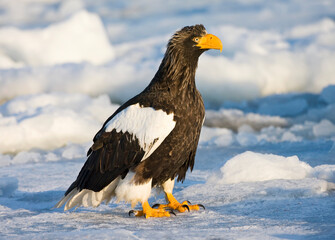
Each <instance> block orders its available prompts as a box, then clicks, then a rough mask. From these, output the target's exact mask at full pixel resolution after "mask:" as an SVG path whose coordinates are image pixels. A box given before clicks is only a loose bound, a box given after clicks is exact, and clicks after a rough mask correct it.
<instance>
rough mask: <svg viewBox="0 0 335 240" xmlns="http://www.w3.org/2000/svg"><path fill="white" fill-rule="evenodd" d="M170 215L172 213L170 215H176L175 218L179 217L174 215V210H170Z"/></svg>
mask: <svg viewBox="0 0 335 240" xmlns="http://www.w3.org/2000/svg"><path fill="white" fill-rule="evenodd" d="M169 213H170V214H173V215H175V216H177V215H176V214H175V213H174V211H173V210H170V211H169Z"/></svg>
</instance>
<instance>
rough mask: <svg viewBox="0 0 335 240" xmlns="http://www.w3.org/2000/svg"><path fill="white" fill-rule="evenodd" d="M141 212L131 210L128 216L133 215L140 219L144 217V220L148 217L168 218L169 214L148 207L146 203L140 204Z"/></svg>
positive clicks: (162, 210)
mask: <svg viewBox="0 0 335 240" xmlns="http://www.w3.org/2000/svg"><path fill="white" fill-rule="evenodd" d="M142 207H143V210H142V211H134V210H131V211H130V212H129V215H130V214H131V213H134V214H135V216H136V217H142V216H145V218H149V217H170V213H169V212H168V211H166V210H164V209H161V208H160V209H153V208H151V207H150V205H149V203H148V202H147V201H146V202H144V203H142Z"/></svg>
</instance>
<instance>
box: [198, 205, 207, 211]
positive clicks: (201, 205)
mask: <svg viewBox="0 0 335 240" xmlns="http://www.w3.org/2000/svg"><path fill="white" fill-rule="evenodd" d="M198 206H199V207H202V208H203V209H204V210H205V209H206V208H205V206H204V205H202V204H198Z"/></svg>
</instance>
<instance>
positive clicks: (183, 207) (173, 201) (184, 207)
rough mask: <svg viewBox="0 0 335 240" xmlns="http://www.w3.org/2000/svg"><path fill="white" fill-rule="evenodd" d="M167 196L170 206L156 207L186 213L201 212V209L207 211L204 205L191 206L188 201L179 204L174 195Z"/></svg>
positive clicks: (167, 194) (168, 194) (161, 205)
mask: <svg viewBox="0 0 335 240" xmlns="http://www.w3.org/2000/svg"><path fill="white" fill-rule="evenodd" d="M165 194H166V201H167V202H168V204H155V205H154V207H155V206H158V209H164V208H170V209H174V210H178V211H179V212H185V211H186V210H188V211H191V210H195V211H199V209H200V207H202V208H204V209H205V207H204V206H203V205H202V204H195V205H191V204H190V203H189V202H188V201H184V202H182V203H179V202H178V201H177V200H176V199H175V197H174V196H173V195H172V193H165Z"/></svg>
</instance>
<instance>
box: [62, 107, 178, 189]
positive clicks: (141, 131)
mask: <svg viewBox="0 0 335 240" xmlns="http://www.w3.org/2000/svg"><path fill="white" fill-rule="evenodd" d="M113 116H114V117H112V118H110V119H109V120H108V121H106V123H105V124H104V126H103V127H102V129H101V130H100V131H99V132H98V133H97V134H96V136H95V137H94V143H93V145H92V147H91V148H90V149H89V151H88V153H87V154H88V158H87V160H86V162H85V164H84V166H83V167H82V169H81V171H80V172H79V175H78V177H77V179H76V181H74V182H73V183H72V185H71V186H70V187H69V189H68V190H67V191H66V193H65V195H67V194H69V193H70V192H71V191H72V190H73V189H75V188H76V189H78V190H79V191H81V190H82V189H89V190H93V191H95V192H98V191H101V190H102V189H103V188H104V187H106V186H107V185H108V184H109V183H111V182H112V181H113V180H114V179H116V178H117V177H119V176H121V177H122V178H124V177H125V175H126V174H127V172H128V171H129V169H132V168H134V167H136V166H137V165H138V164H139V163H140V162H141V161H143V160H145V159H147V158H148V157H149V156H150V155H151V154H152V153H153V152H154V151H155V150H156V149H157V148H158V146H159V145H160V144H161V143H162V142H163V141H164V139H165V138H166V137H167V136H168V135H169V134H170V133H171V131H172V130H173V128H174V127H175V123H176V122H175V121H174V120H173V114H172V113H171V114H167V113H165V112H164V111H162V110H158V111H156V110H155V109H153V108H150V107H145V108H144V107H141V106H140V105H139V104H135V105H130V106H128V107H127V108H124V109H123V110H122V111H119V112H118V113H117V114H114V115H113Z"/></svg>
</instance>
